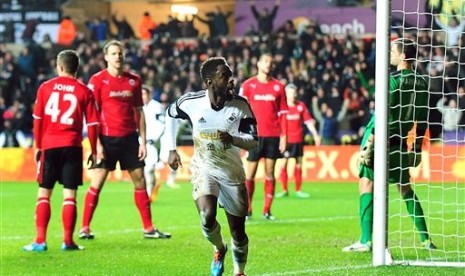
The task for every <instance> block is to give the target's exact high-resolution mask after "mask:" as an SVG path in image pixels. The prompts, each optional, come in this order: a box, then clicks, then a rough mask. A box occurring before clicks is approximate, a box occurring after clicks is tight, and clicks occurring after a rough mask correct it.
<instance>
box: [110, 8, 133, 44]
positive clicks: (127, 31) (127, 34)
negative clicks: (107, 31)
mask: <svg viewBox="0 0 465 276" xmlns="http://www.w3.org/2000/svg"><path fill="white" fill-rule="evenodd" d="M111 20H112V21H113V24H115V26H116V29H117V33H116V38H117V39H118V40H126V39H130V38H134V36H135V35H134V30H133V29H132V27H131V25H130V24H129V22H128V21H127V19H126V16H124V15H119V14H117V13H116V12H115V13H114V14H113V15H112V16H111Z"/></svg>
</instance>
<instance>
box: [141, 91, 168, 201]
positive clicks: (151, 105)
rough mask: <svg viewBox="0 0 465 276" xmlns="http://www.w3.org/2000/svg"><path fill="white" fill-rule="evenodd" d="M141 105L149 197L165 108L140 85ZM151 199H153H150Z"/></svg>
mask: <svg viewBox="0 0 465 276" xmlns="http://www.w3.org/2000/svg"><path fill="white" fill-rule="evenodd" d="M142 101H143V102H144V106H143V107H142V108H143V110H144V115H145V124H146V126H147V127H146V139H147V142H146V147H147V157H146V158H145V160H144V161H145V167H144V176H145V182H146V185H147V194H148V196H149V197H150V198H151V196H152V192H153V189H154V187H155V185H156V178H155V166H156V164H157V162H158V159H159V156H158V148H157V145H159V140H160V137H161V136H162V135H163V132H164V130H165V110H164V108H163V105H162V104H161V103H159V102H157V101H155V100H154V99H153V92H152V89H151V88H150V87H149V86H146V85H143V86H142ZM152 201H153V199H152Z"/></svg>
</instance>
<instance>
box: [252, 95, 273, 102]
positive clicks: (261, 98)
mask: <svg viewBox="0 0 465 276" xmlns="http://www.w3.org/2000/svg"><path fill="white" fill-rule="evenodd" d="M253 98H254V100H256V101H265V102H273V101H275V100H276V97H275V96H273V95H272V94H265V95H255V96H254V97H253Z"/></svg>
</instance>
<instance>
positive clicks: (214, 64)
mask: <svg viewBox="0 0 465 276" xmlns="http://www.w3.org/2000/svg"><path fill="white" fill-rule="evenodd" d="M219 65H228V63H227V62H226V59H225V58H224V57H211V58H209V59H207V60H206V61H204V63H202V65H201V66H200V77H201V78H202V80H203V81H206V80H207V78H212V77H213V75H214V74H215V72H216V69H217V68H218V66H219Z"/></svg>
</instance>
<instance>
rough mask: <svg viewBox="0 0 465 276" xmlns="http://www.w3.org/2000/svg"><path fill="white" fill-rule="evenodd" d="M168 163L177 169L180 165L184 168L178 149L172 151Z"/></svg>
mask: <svg viewBox="0 0 465 276" xmlns="http://www.w3.org/2000/svg"><path fill="white" fill-rule="evenodd" d="M168 165H169V166H170V167H171V168H172V169H173V170H177V169H178V168H179V167H181V168H182V163H181V157H180V156H179V154H178V152H177V151H175V150H172V151H170V155H169V157H168Z"/></svg>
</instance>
